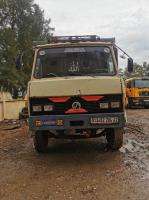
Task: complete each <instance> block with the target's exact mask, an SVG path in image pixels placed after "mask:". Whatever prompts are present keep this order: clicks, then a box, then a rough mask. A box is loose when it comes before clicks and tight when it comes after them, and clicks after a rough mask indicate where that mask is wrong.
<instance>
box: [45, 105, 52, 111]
mask: <svg viewBox="0 0 149 200" xmlns="http://www.w3.org/2000/svg"><path fill="white" fill-rule="evenodd" d="M52 110H53V105H44V111H52Z"/></svg>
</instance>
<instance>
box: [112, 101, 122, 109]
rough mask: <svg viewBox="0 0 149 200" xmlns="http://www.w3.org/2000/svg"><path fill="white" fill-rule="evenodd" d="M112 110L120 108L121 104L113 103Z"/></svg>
mask: <svg viewBox="0 0 149 200" xmlns="http://www.w3.org/2000/svg"><path fill="white" fill-rule="evenodd" d="M111 108H120V102H111Z"/></svg>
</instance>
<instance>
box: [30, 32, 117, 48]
mask: <svg viewBox="0 0 149 200" xmlns="http://www.w3.org/2000/svg"><path fill="white" fill-rule="evenodd" d="M114 43H115V38H100V37H99V36H96V35H81V36H53V37H50V39H48V40H44V41H33V48H45V47H67V46H88V45H89V46H95V45H107V46H110V45H112V44H114Z"/></svg>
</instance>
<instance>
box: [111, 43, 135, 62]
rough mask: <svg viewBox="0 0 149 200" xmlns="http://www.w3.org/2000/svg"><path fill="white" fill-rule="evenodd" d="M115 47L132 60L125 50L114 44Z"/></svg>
mask: <svg viewBox="0 0 149 200" xmlns="http://www.w3.org/2000/svg"><path fill="white" fill-rule="evenodd" d="M114 46H115V47H116V48H117V49H119V50H120V51H121V52H123V54H124V55H126V56H127V57H128V58H130V59H132V57H131V56H129V55H128V54H127V53H126V52H125V51H124V50H123V49H121V48H120V47H119V46H117V45H116V44H114Z"/></svg>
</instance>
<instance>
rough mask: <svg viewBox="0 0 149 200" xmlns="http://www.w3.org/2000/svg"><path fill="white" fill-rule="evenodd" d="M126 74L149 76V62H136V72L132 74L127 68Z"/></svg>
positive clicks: (127, 75)
mask: <svg viewBox="0 0 149 200" xmlns="http://www.w3.org/2000/svg"><path fill="white" fill-rule="evenodd" d="M124 74H125V76H126V77H127V78H130V77H149V64H148V63H147V62H144V63H143V64H142V65H139V64H137V63H134V72H133V73H131V74H130V73H128V71H127V69H125V72H124Z"/></svg>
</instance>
